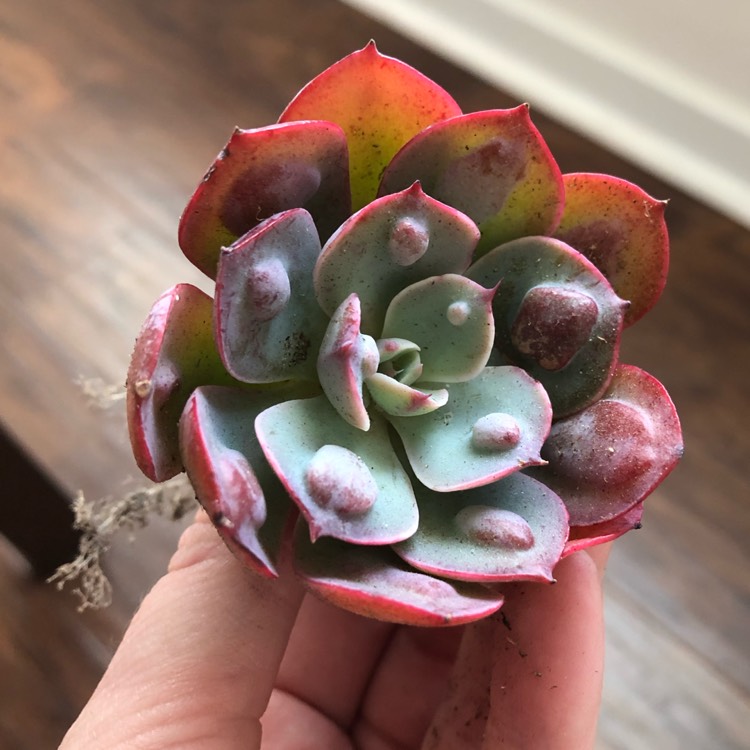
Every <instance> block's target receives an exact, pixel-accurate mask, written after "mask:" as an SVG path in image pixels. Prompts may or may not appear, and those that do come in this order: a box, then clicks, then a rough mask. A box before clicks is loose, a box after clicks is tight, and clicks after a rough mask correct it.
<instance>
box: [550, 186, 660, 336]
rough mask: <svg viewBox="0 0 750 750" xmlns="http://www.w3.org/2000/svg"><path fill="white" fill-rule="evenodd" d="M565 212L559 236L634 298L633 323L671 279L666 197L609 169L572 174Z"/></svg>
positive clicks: (620, 290)
mask: <svg viewBox="0 0 750 750" xmlns="http://www.w3.org/2000/svg"><path fill="white" fill-rule="evenodd" d="M563 181H564V184H565V211H564V212H563V215H562V219H561V220H560V225H559V226H558V228H557V231H556V233H555V236H556V237H558V238H559V239H561V240H563V241H564V242H567V243H568V244H569V245H571V246H572V247H574V248H575V249H576V250H578V251H579V252H581V253H583V254H584V255H585V256H586V257H587V258H588V259H589V260H590V261H591V262H592V263H593V264H594V265H595V266H596V267H597V268H598V269H599V270H600V271H601V272H602V273H603V274H604V275H605V276H606V277H607V279H608V280H609V283H610V284H612V286H613V287H614V290H615V292H617V294H618V295H619V296H620V297H622V299H626V300H628V301H629V302H630V307H629V308H628V310H627V312H626V313H625V325H626V326H629V325H632V324H633V323H635V322H636V321H637V320H638V319H640V318H641V317H643V315H645V314H646V313H647V312H648V311H649V310H650V309H651V308H652V307H653V306H654V305H655V304H656V301H657V300H658V299H659V296H660V295H661V292H662V290H663V289H664V284H665V282H666V280H667V270H668V267H669V236H668V234H667V225H666V223H665V221H664V209H665V207H666V202H665V201H658V200H655V199H654V198H652V197H651V196H650V195H648V193H646V192H644V191H643V190H642V189H641V188H639V187H638V186H637V185H633V184H632V183H630V182H627V181H625V180H621V179H619V178H617V177H610V176H609V175H603V174H587V173H580V174H566V175H563Z"/></svg>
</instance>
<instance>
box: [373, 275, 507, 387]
mask: <svg viewBox="0 0 750 750" xmlns="http://www.w3.org/2000/svg"><path fill="white" fill-rule="evenodd" d="M494 294H495V290H494V289H485V288H484V287H482V286H480V285H479V284H477V283H475V282H473V281H471V280H469V279H467V278H466V277H464V276H459V275H458V274H444V275H443V276H432V277H430V278H427V279H423V280H422V281H418V282H416V283H414V284H412V285H411V286H408V287H406V289H403V290H402V291H401V292H399V293H398V294H397V295H396V296H395V297H394V298H393V300H391V304H390V305H389V306H388V309H387V311H386V315H385V321H384V322H383V337H384V338H386V339H387V338H402V339H406V340H407V341H413V342H414V343H415V344H417V345H418V346H419V354H420V360H421V363H422V374H421V375H420V377H419V380H420V381H425V382H435V383H458V382H462V381H464V380H470V379H471V378H473V377H475V376H476V375H477V374H478V373H479V372H480V371H481V370H482V368H483V367H484V366H485V365H486V364H487V360H488V359H489V356H490V353H491V351H492V344H493V342H494V338H495V325H494V319H493V316H492V298H493V296H494Z"/></svg>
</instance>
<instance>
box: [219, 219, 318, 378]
mask: <svg viewBox="0 0 750 750" xmlns="http://www.w3.org/2000/svg"><path fill="white" fill-rule="evenodd" d="M319 254H320V240H319V239H318V233H317V231H316V229H315V225H314V223H313V220H312V217H311V216H310V214H309V213H308V212H307V211H305V210H304V209H302V208H295V209H290V210H289V211H285V212H284V213H281V214H277V215H276V216H273V217H272V218H270V219H267V220H266V221H264V222H263V223H262V224H259V225H258V226H257V227H255V228H254V229H252V230H250V232H248V233H247V234H246V235H244V236H243V237H241V238H240V239H239V240H237V242H235V243H234V244H233V245H231V246H230V247H228V248H224V249H223V250H222V252H221V257H220V260H219V271H218V274H217V277H216V312H215V325H216V341H217V345H218V349H219V353H220V355H221V358H222V361H223V362H224V364H225V366H226V368H227V370H228V371H229V372H231V373H232V375H234V376H235V377H236V378H237V379H238V380H242V381H244V382H247V383H273V382H280V381H282V380H287V379H313V378H314V376H315V364H316V359H317V356H318V350H317V345H318V343H319V342H320V340H321V339H322V337H323V332H324V331H325V329H326V325H327V323H328V321H327V319H326V317H325V315H324V314H323V312H322V311H321V310H320V308H319V307H318V305H317V303H316V301H315V295H314V293H313V289H312V269H313V267H314V265H315V262H316V260H317V259H318V255H319Z"/></svg>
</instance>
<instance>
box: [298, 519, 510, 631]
mask: <svg viewBox="0 0 750 750" xmlns="http://www.w3.org/2000/svg"><path fill="white" fill-rule="evenodd" d="M294 552H295V557H294V566H295V570H296V572H297V573H298V575H299V576H300V578H301V579H302V581H303V583H304V584H305V586H307V588H308V589H310V591H312V592H313V593H314V594H316V595H317V596H318V597H320V598H321V599H323V600H325V601H328V602H331V603H332V604H335V605H336V606H338V607H341V608H343V609H346V610H349V611H350V612H355V613H356V614H359V615H364V616H365V617H373V618H375V619H378V620H386V621H387V622H395V623H400V624H402V625H417V626H433V627H434V626H440V625H463V624H465V623H468V622H473V621H474V620H479V619H481V618H483V617H487V615H490V614H492V613H493V612H496V611H497V610H498V609H500V607H501V606H502V604H503V599H504V597H503V595H502V594H501V593H499V592H497V591H492V590H490V589H489V588H487V587H485V586H482V585H479V584H471V583H460V582H458V581H450V582H449V581H443V580H440V579H439V578H433V577H432V576H429V575H426V574H425V573H420V572H418V571H415V570H410V569H408V568H407V567H406V566H405V565H404V564H403V562H402V561H400V560H399V558H398V557H397V556H396V555H395V554H394V552H393V550H392V549H390V548H389V547H354V546H352V545H349V544H344V543H343V542H340V541H338V540H335V539H321V540H319V541H317V542H316V543H315V544H312V543H311V542H310V539H309V537H308V535H307V533H306V529H305V527H304V524H300V525H298V527H297V530H296V534H295V545H294Z"/></svg>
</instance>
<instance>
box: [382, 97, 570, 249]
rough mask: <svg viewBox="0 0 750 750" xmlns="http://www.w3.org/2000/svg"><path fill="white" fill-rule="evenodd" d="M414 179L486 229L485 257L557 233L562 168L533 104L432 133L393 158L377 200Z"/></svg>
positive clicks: (471, 117) (454, 122) (462, 119)
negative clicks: (499, 248)
mask: <svg viewBox="0 0 750 750" xmlns="http://www.w3.org/2000/svg"><path fill="white" fill-rule="evenodd" d="M415 180H419V181H420V182H421V183H422V187H423V188H424V190H425V192H426V193H428V194H429V195H431V196H433V197H434V198H437V199H438V200H439V201H442V202H443V203H447V204H448V205H449V206H454V207H455V208H457V209H458V210H459V211H462V212H463V213H465V214H466V215H467V216H469V217H470V218H471V219H473V220H474V221H475V222H476V223H477V224H478V225H479V228H480V230H481V231H482V239H481V240H480V242H479V246H478V248H477V252H479V253H484V252H486V251H487V250H490V249H491V248H493V247H495V246H497V245H499V244H501V243H503V242H508V241H509V240H512V239H516V238H517V237H524V236H528V235H535V234H550V233H552V232H553V231H554V230H555V228H556V227H557V223H558V221H559V220H560V215H561V213H562V210H563V185H562V175H561V174H560V169H559V167H558V166H557V163H556V162H555V160H554V159H553V157H552V154H551V153H550V151H549V148H548V147H547V144H546V143H545V142H544V140H543V139H542V136H541V135H540V133H539V131H538V130H537V129H536V127H534V125H533V124H532V122H531V119H530V118H529V112H528V107H527V106H526V105H521V106H520V107H516V108H515V109H507V110H488V111H485V112H472V113H471V114H467V115H461V116H459V117H453V118H451V119H450V120H445V121H443V122H440V123H437V124H436V125H433V126H432V127H430V128H428V129H427V130H425V131H424V132H422V133H420V134H419V135H417V136H416V137H415V138H413V139H412V140H411V141H410V142H409V143H407V144H406V145H405V146H404V148H403V149H402V150H401V151H400V152H399V153H398V154H397V155H396V156H395V157H394V159H393V161H392V162H391V163H390V164H389V165H388V168H387V169H386V171H385V173H384V174H383V179H382V182H381V184H380V189H379V192H378V194H379V195H385V194H387V193H393V192H395V191H397V190H402V189H403V188H405V187H407V186H408V185H411V184H412V182H414V181H415Z"/></svg>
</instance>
